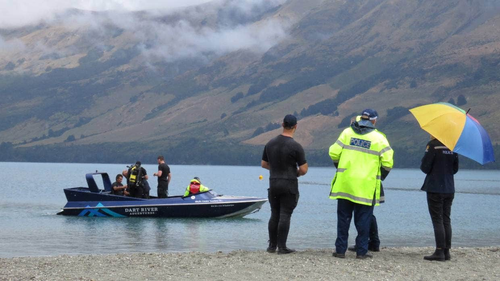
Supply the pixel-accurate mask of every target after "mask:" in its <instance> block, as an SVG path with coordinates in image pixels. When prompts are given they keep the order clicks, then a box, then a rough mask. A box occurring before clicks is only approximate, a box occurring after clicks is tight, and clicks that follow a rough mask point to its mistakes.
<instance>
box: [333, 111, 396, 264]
mask: <svg viewBox="0 0 500 281" xmlns="http://www.w3.org/2000/svg"><path fill="white" fill-rule="evenodd" d="M377 118H378V114H377V112H376V111H375V110H373V109H365V110H363V112H362V113H361V118H360V121H358V122H353V123H352V124H351V126H350V127H349V128H346V129H345V130H344V131H342V133H341V134H340V136H339V138H338V139H337V141H336V142H335V143H334V144H332V145H331V146H330V149H329V155H330V158H331V159H332V160H333V164H334V165H335V168H337V172H336V173H335V176H334V178H333V180H332V189H331V191H330V199H336V200H337V239H336V240H335V252H334V253H333V256H334V257H337V258H345V252H346V250H347V241H348V238H349V226H350V224H351V219H352V216H353V213H354V225H355V226H356V230H357V231H358V236H357V237H356V258H358V259H366V258H371V257H372V256H371V255H369V254H367V252H368V237H369V233H370V224H371V222H372V215H373V208H374V206H375V205H379V204H380V187H381V181H382V180H383V179H385V177H386V176H387V175H388V174H389V172H390V170H391V169H392V166H393V164H394V161H393V154H394V152H393V150H392V148H391V147H390V145H389V141H388V140H387V138H386V137H385V135H384V134H383V133H381V132H379V131H378V130H377V129H375V124H376V123H377Z"/></svg>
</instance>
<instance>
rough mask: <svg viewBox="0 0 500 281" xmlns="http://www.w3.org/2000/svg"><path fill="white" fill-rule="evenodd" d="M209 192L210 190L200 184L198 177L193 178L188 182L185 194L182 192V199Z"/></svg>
mask: <svg viewBox="0 0 500 281" xmlns="http://www.w3.org/2000/svg"><path fill="white" fill-rule="evenodd" d="M209 190H210V188H208V187H206V186H204V185H203V184H201V181H200V178H199V177H194V178H193V179H192V180H191V181H190V182H189V185H188V187H187V188H186V192H184V197H187V196H189V195H193V194H197V193H201V192H207V191H209Z"/></svg>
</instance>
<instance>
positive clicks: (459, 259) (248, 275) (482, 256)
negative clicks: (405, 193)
mask: <svg viewBox="0 0 500 281" xmlns="http://www.w3.org/2000/svg"><path fill="white" fill-rule="evenodd" d="M433 251H434V248H433V247H387V248H386V247H382V249H381V251H380V252H376V253H371V254H373V259H367V260H358V259H356V258H355V257H356V254H355V253H354V252H347V253H346V258H345V259H339V258H335V257H332V252H333V249H307V250H299V251H297V252H296V253H293V254H288V255H277V254H270V253H267V252H266V251H265V249H264V250H261V251H244V250H236V251H233V252H229V253H222V252H216V253H203V252H188V253H132V254H105V255H61V256H50V257H13V258H0V280H192V279H201V280H263V279H268V280H333V279H336V280H431V279H434V280H500V247H470V248H469V247H458V248H452V249H451V257H452V259H451V261H446V262H438V261H432V262H431V261H425V260H424V259H423V256H424V255H430V254H432V252H433Z"/></svg>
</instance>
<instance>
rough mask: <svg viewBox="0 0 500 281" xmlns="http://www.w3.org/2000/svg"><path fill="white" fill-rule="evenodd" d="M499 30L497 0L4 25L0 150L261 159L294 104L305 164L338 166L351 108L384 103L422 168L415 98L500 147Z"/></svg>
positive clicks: (68, 17)
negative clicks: (439, 106)
mask: <svg viewBox="0 0 500 281" xmlns="http://www.w3.org/2000/svg"><path fill="white" fill-rule="evenodd" d="M200 3H201V2H200ZM498 26H500V2H498V1H494V0H486V1H467V0H450V1H437V0H431V1H402V0H391V1H389V0H360V1H337V0H332V1H327V0H312V1H301V0H288V1H285V0H272V1H265V0H254V1H251V0H223V1H208V2H207V1H203V3H202V4H199V5H195V6H189V7H183V8H176V9H169V10H165V9H147V10H146V9H145V10H138V9H133V10H132V11H131V10H123V9H116V10H109V9H108V10H101V11H88V10H82V9H74V8H73V9H64V10H60V11H57V12H55V13H54V14H53V16H51V17H49V18H44V19H39V20H38V21H36V22H34V23H30V24H25V25H21V26H14V27H13V26H12V25H11V26H6V25H2V22H0V28H1V29H0V50H1V52H0V118H1V120H2V122H1V123H0V143H2V144H1V146H0V152H2V154H1V155H2V156H0V160H3V161H64V162H67V161H69V162H72V161H75V162H122V163H123V162H133V161H135V160H137V159H143V160H144V161H143V162H148V160H147V159H149V161H150V162H154V159H155V157H156V155H157V154H164V155H166V156H167V159H169V160H170V163H173V164H181V163H190V164H194V163H197V164H247V165H258V163H260V156H261V155H260V153H261V152H262V148H263V145H264V144H265V143H266V142H267V141H268V140H269V139H270V138H272V137H273V136H275V135H277V134H279V133H280V128H279V125H280V123H281V120H282V118H283V116H284V115H285V114H287V113H293V114H295V115H296V116H297V117H298V118H299V119H300V120H299V128H298V131H297V133H296V137H295V138H296V139H297V140H298V141H299V142H300V143H302V144H303V146H304V147H305V148H306V150H307V152H308V155H309V156H310V159H309V160H310V163H311V164H313V165H329V164H330V160H329V159H328V155H327V150H328V147H329V146H330V145H331V144H332V143H333V142H334V141H335V140H336V138H337V137H338V135H339V133H340V132H341V130H342V129H343V128H345V127H346V126H348V124H349V120H350V118H351V117H352V116H353V115H355V114H356V113H359V112H361V110H363V109H364V108H374V109H376V110H377V111H378V113H379V115H380V119H379V122H378V124H377V126H378V128H379V129H380V130H381V131H383V132H384V133H386V135H387V137H388V139H389V141H390V142H391V146H393V148H394V149H395V152H396V167H417V166H418V163H419V161H420V157H421V156H422V153H423V149H424V145H425V143H426V141H427V140H428V136H427V135H426V133H425V132H423V131H422V130H421V129H420V128H419V127H418V124H417V122H416V121H415V119H414V118H413V117H412V116H411V114H410V113H409V111H408V108H412V107H415V106H418V105H422V104H426V103H433V102H450V103H454V104H456V105H457V106H459V107H461V108H463V109H465V110H467V109H469V108H470V109H471V111H470V113H471V114H472V115H473V116H474V117H476V118H477V119H478V120H479V121H480V122H481V123H482V124H483V126H484V128H485V129H486V130H487V131H488V133H489V134H490V137H491V138H492V141H493V144H494V145H495V148H496V152H497V153H498V143H499V140H500V127H499V126H497V125H496V120H498V119H499V118H500V116H499V115H500V113H499V112H498V110H497V108H498V107H499V106H500V98H499V90H498V89H499V87H498V86H499V85H500V70H499V69H500V68H499V66H500V65H499V64H500V33H498V32H497V29H498ZM497 157H498V154H497ZM465 164H466V166H467V167H472V168H477V167H478V166H476V165H475V164H473V163H469V162H467V160H466V161H465ZM489 167H497V165H496V164H490V165H489Z"/></svg>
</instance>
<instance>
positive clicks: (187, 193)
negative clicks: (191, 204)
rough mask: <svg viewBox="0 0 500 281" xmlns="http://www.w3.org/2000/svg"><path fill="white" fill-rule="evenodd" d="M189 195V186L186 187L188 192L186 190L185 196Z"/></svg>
mask: <svg viewBox="0 0 500 281" xmlns="http://www.w3.org/2000/svg"><path fill="white" fill-rule="evenodd" d="M187 196H189V186H188V187H187V188H186V192H184V197H187Z"/></svg>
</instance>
